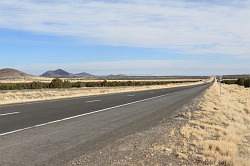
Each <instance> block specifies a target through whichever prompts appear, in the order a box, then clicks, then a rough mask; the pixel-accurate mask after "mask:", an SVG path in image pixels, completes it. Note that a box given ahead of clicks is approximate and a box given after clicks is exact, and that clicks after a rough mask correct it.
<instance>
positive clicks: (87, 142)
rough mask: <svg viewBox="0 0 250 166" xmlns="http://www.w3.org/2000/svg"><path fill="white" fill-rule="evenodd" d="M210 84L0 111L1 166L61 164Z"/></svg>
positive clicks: (148, 123)
mask: <svg viewBox="0 0 250 166" xmlns="http://www.w3.org/2000/svg"><path fill="white" fill-rule="evenodd" d="M209 85H210V84H202V85H194V86H188V87H176V88H170V89H159V90H148V91H141V92H128V93H118V94H108V95H99V96H89V97H80V98H72V99H62V100H54V101H53V100H52V101H42V102H33V103H26V104H15V105H8V106H1V107H0V165H1V166H29V165H32V166H33V165H63V164H65V163H66V162H68V161H70V160H72V159H73V158H75V157H78V156H80V155H81V154H82V153H87V152H89V151H92V150H95V149H98V148H101V147H103V146H105V145H106V144H107V143H110V142H112V141H114V140H115V139H117V138H121V137H123V136H126V135H129V134H132V133H134V132H138V131H140V130H144V129H147V128H149V127H152V126H154V125H156V124H157V123H159V121H160V120H162V119H163V118H171V117H172V116H174V115H175V114H176V113H178V110H179V108H181V107H182V106H183V105H184V104H187V103H188V102H190V101H191V99H193V98H194V97H196V96H198V95H200V94H201V93H202V92H203V91H204V90H205V89H206V88H207V87H208V86H209Z"/></svg>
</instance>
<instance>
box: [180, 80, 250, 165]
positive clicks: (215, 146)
mask: <svg viewBox="0 0 250 166" xmlns="http://www.w3.org/2000/svg"><path fill="white" fill-rule="evenodd" d="M221 91H222V93H221V94H220V87H219V85H218V84H217V83H215V84H214V85H213V86H212V87H210V89H209V90H207V92H206V93H205V95H204V96H203V97H202V99H201V101H200V103H199V104H198V111H190V112H187V113H185V117H186V118H187V119H188V123H187V124H186V125H185V126H184V127H183V128H182V129H181V134H182V135H183V137H184V141H183V142H184V144H183V146H182V147H181V148H180V149H181V153H182V154H183V156H185V159H186V160H188V161H193V162H194V163H195V165H196V164H197V165H218V166H247V165H249V163H250V137H249V136H250V133H249V131H250V116H249V115H250V109H249V108H250V105H249V98H250V96H249V95H250V93H249V89H248V88H244V87H242V86H237V85H225V84H224V85H223V86H222V89H221Z"/></svg>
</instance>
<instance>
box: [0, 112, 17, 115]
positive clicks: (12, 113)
mask: <svg viewBox="0 0 250 166" xmlns="http://www.w3.org/2000/svg"><path fill="white" fill-rule="evenodd" d="M19 113H20V112H11V113H6V114H0V116H6V115H14V114H19Z"/></svg>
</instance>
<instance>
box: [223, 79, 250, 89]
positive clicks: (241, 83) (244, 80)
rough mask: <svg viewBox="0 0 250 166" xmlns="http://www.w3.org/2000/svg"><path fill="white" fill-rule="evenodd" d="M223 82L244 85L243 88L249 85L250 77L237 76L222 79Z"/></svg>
mask: <svg viewBox="0 0 250 166" xmlns="http://www.w3.org/2000/svg"><path fill="white" fill-rule="evenodd" d="M222 82H223V83H225V84H237V85H240V86H244V87H245V88H249V87H250V78H239V79H237V80H223V81H222Z"/></svg>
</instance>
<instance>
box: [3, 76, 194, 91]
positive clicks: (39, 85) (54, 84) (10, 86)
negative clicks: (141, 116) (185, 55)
mask: <svg viewBox="0 0 250 166" xmlns="http://www.w3.org/2000/svg"><path fill="white" fill-rule="evenodd" d="M184 82H197V81H107V80H104V81H99V82H70V81H63V80H61V79H59V78H56V79H53V80H52V81H51V83H44V82H32V83H0V90H22V89H47V88H81V87H118V86H150V85H166V84H170V83H184Z"/></svg>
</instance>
